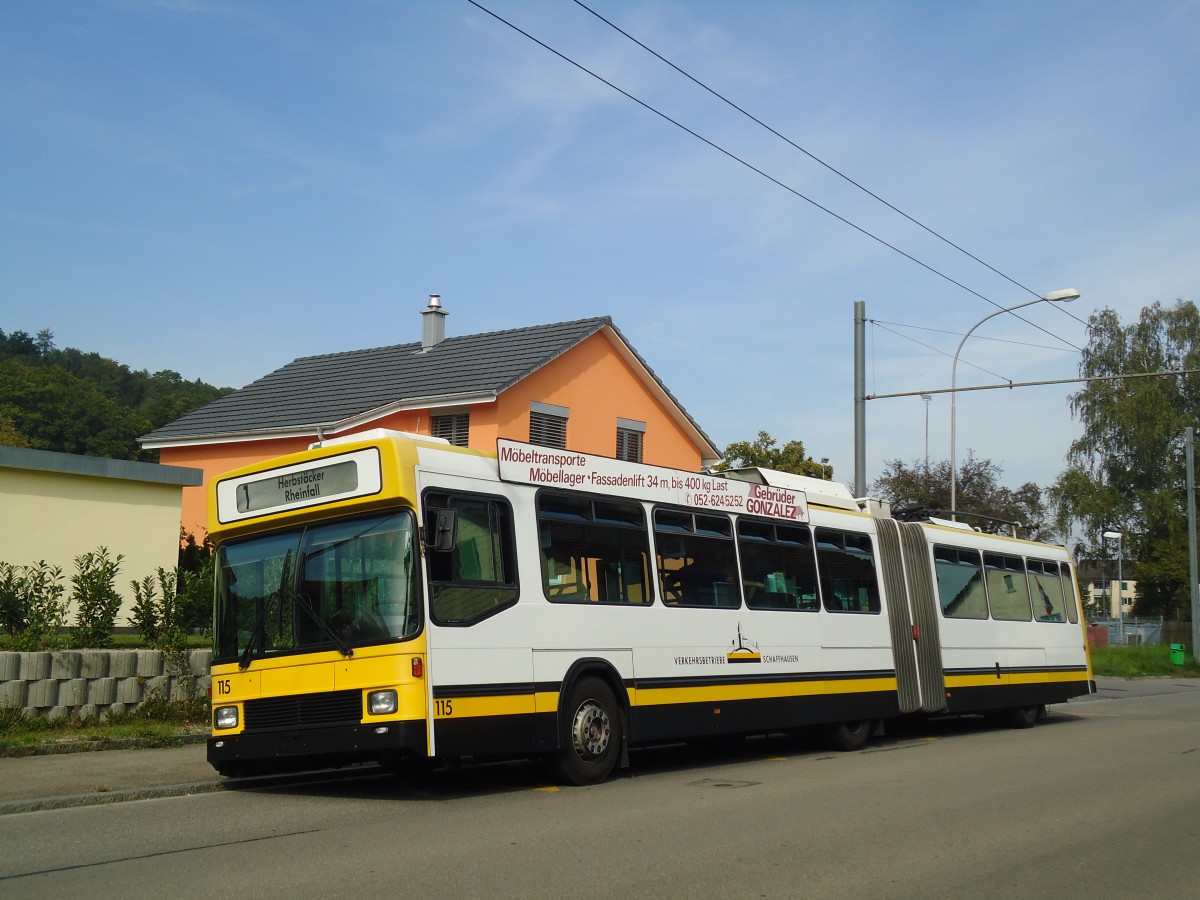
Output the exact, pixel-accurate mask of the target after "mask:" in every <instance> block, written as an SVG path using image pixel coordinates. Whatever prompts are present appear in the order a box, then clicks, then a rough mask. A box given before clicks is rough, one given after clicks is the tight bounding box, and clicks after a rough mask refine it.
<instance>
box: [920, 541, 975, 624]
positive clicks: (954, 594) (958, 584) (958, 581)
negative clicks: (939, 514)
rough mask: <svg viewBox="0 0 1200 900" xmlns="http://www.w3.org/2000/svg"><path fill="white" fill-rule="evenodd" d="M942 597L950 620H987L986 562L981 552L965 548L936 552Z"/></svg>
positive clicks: (938, 581)
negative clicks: (984, 583) (984, 573)
mask: <svg viewBox="0 0 1200 900" xmlns="http://www.w3.org/2000/svg"><path fill="white" fill-rule="evenodd" d="M933 566H934V569H935V571H936V572H937V588H938V597H939V598H940V600H941V604H942V615H944V616H945V617H946V618H948V619H986V618H987V617H988V607H987V595H986V594H985V593H984V590H983V561H982V559H981V558H980V555H979V551H978V550H968V549H967V548H965V547H945V546H942V545H940V544H939V545H937V546H935V547H934V548H933Z"/></svg>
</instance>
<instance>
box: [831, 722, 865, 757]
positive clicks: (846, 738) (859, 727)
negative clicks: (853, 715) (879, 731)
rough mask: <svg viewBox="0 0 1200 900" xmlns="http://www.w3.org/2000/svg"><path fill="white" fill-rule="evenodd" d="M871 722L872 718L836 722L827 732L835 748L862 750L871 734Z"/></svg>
mask: <svg viewBox="0 0 1200 900" xmlns="http://www.w3.org/2000/svg"><path fill="white" fill-rule="evenodd" d="M871 724H872V723H871V720H870V719H855V720H854V721H852V722H834V723H833V724H832V725H830V726H829V727H828V729H827V730H826V732H825V734H826V736H827V738H828V740H829V743H830V744H831V745H832V746H833V748H834V749H835V750H843V751H849V750H861V749H862V748H863V746H864V745H865V744H866V743H867V739H868V738H870V736H871Z"/></svg>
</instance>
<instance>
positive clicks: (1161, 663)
mask: <svg viewBox="0 0 1200 900" xmlns="http://www.w3.org/2000/svg"><path fill="white" fill-rule="evenodd" d="M1092 669H1093V670H1094V671H1095V673H1096V674H1097V675H1111V676H1113V677H1116V678H1146V677H1150V676H1157V675H1168V676H1172V677H1175V678H1200V662H1198V661H1197V660H1196V658H1195V657H1194V656H1192V655H1191V654H1188V653H1186V652H1185V656H1184V662H1183V665H1180V666H1177V665H1174V664H1173V663H1172V662H1171V648H1170V647H1169V646H1168V645H1166V644H1159V645H1157V646H1129V647H1097V648H1096V649H1095V650H1093V651H1092Z"/></svg>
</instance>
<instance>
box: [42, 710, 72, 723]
mask: <svg viewBox="0 0 1200 900" xmlns="http://www.w3.org/2000/svg"><path fill="white" fill-rule="evenodd" d="M46 718H47V719H49V720H50V721H51V722H59V721H61V720H63V719H69V718H71V709H70V707H67V706H52V707H50V709H49V710H47V711H46Z"/></svg>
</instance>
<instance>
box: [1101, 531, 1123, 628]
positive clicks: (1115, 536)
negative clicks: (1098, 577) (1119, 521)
mask: <svg viewBox="0 0 1200 900" xmlns="http://www.w3.org/2000/svg"><path fill="white" fill-rule="evenodd" d="M1100 536H1101V537H1102V538H1104V539H1105V540H1106V541H1116V542H1117V643H1118V644H1120V645H1122V646H1124V645H1125V597H1124V595H1123V593H1122V591H1121V578H1122V577H1123V573H1122V571H1121V561H1122V556H1123V553H1122V547H1121V544H1122V540H1121V538H1122V537H1124V535H1123V534H1122V533H1121V532H1120V531H1106V532H1104V534H1102V535H1100Z"/></svg>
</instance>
